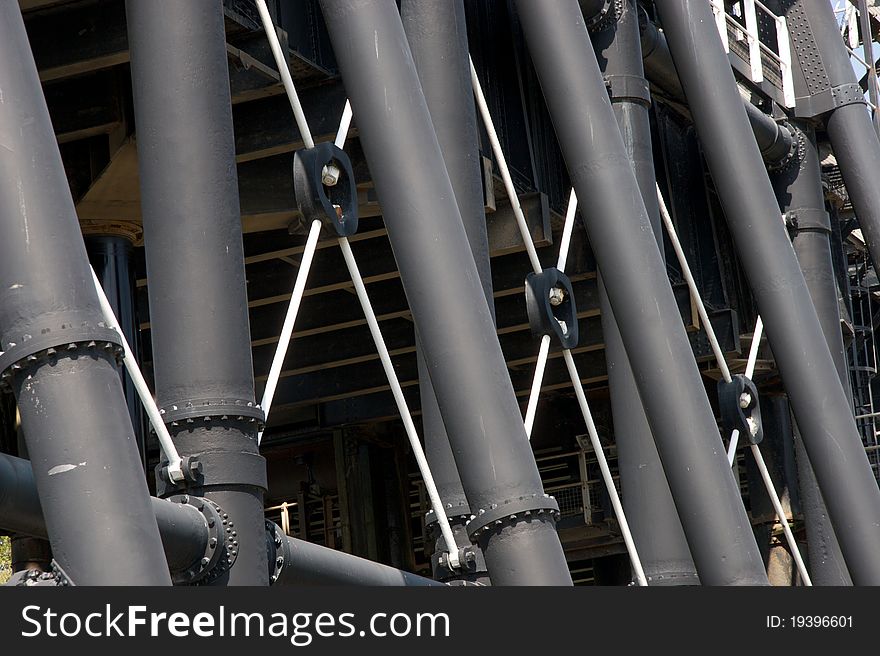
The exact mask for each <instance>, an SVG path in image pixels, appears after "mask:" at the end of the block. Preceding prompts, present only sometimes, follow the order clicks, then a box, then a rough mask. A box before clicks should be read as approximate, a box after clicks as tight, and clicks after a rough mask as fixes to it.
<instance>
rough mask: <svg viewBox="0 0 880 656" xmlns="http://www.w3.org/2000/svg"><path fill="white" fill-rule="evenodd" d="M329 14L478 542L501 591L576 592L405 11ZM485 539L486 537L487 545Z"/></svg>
mask: <svg viewBox="0 0 880 656" xmlns="http://www.w3.org/2000/svg"><path fill="white" fill-rule="evenodd" d="M321 9H322V11H323V13H324V18H325V19H326V22H327V28H328V30H329V32H330V37H331V40H332V42H333V47H334V51H335V53H336V58H337V61H338V62H339V66H340V69H341V71H342V77H343V80H344V81H345V87H346V90H347V91H348V93H349V97H350V98H351V102H352V107H353V109H354V114H355V116H356V117H357V122H358V128H359V130H360V132H361V143H362V144H363V147H364V152H365V154H366V158H367V163H368V164H369V167H370V172H371V173H372V175H373V181H374V183H375V185H376V190H377V192H378V196H379V199H380V202H381V204H382V209H383V216H384V219H385V225H386V227H387V229H388V237H389V239H390V241H391V246H392V248H393V250H394V256H395V259H396V260H397V265H398V268H399V270H400V276H401V280H402V282H403V286H404V289H405V291H406V295H407V299H408V301H409V305H410V308H411V309H412V314H413V319H414V321H415V324H416V327H417V329H418V331H419V340H420V343H421V346H422V348H423V353H424V356H425V362H426V363H427V366H428V370H429V373H430V376H431V382H432V383H433V385H434V392H435V394H436V396H437V402H438V404H439V407H440V411H441V413H442V415H443V420H444V423H445V426H446V429H447V431H448V435H449V439H450V440H452V441H453V443H452V448H453V453H454V455H455V462H456V465H457V466H458V470H459V474H460V475H461V482H462V485H463V486H464V491H465V493H466V495H467V499H468V501H469V503H470V507H471V512H472V513H473V514H474V515H476V516H477V517H478V519H475V520H473V521H472V522H471V524H470V526H469V530H471V531H473V532H474V535H473V536H472V539H476V540H477V542H478V543H479V545H480V547H481V548H482V549H483V552H484V555H485V558H486V563H487V565H488V568H489V574H490V576H491V578H492V582H493V583H494V584H495V585H516V584H519V585H528V584H532V585H541V584H543V585H570V584H571V577H570V575H569V572H568V567H567V565H566V562H565V556H564V554H563V551H562V546H561V544H560V542H559V537H558V535H557V534H556V530H555V525H554V522H553V519H552V512H551V508H552V507H554V505H555V504H554V502H552V501H551V500H550V499H548V498H545V497H544V492H543V487H542V485H541V478H540V476H539V474H538V468H537V466H536V464H535V459H534V456H533V455H532V452H531V448H530V446H529V442H528V440H527V439H526V434H525V430H524V428H523V424H522V416H521V415H520V410H519V405H518V403H517V400H516V396H515V395H514V392H513V386H512V385H511V382H510V376H509V374H508V372H507V366H506V364H505V361H504V356H503V354H502V352H501V347H500V345H499V342H498V337H497V336H496V334H495V325H494V322H493V321H492V315H491V313H490V312H489V308H488V306H487V305H486V301H485V294H484V291H483V287H482V284H481V282H480V276H479V272H478V271H477V267H476V265H475V263H474V257H473V255H472V253H471V249H470V244H469V243H468V239H467V233H466V232H465V229H464V225H463V224H462V220H461V214H460V212H459V210H458V206H457V204H456V198H455V194H454V192H453V189H452V184H451V183H450V181H449V175H448V174H447V171H446V166H445V164H444V161H443V155H442V152H441V150H440V144H439V143H438V141H437V136H436V134H435V132H434V126H433V124H432V121H431V115H430V114H429V111H428V106H427V104H426V102H425V97H424V94H423V93H422V90H421V85H420V83H419V79H418V74H417V72H416V68H415V64H414V63H413V59H412V54H411V52H410V49H409V45H408V43H407V39H406V35H405V33H404V31H403V26H402V24H401V20H400V15H399V14H398V11H397V5H396V3H395V2H394V0H322V2H321ZM539 510H540V511H541V512H540V514H539V512H538V511H539ZM527 512H528V513H529V514H528V515H527V514H526V513H527ZM490 520H491V521H490ZM496 520H497V521H498V522H499V523H498V524H496V523H495V522H496ZM478 527H483V528H484V529H485V530H481V531H479V534H478V535H477V531H476V530H475V529H477V528H478Z"/></svg>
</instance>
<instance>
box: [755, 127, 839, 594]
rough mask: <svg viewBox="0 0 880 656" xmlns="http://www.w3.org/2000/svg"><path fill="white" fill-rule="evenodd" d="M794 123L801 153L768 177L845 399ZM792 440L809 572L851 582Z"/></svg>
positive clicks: (820, 222)
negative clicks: (794, 449)
mask: <svg viewBox="0 0 880 656" xmlns="http://www.w3.org/2000/svg"><path fill="white" fill-rule="evenodd" d="M795 125H796V126H797V128H796V129H797V132H796V133H795V134H796V135H797V138H798V141H799V144H800V147H799V148H798V149H797V151H796V152H797V153H799V155H798V156H797V157H795V158H794V159H793V160H792V161H791V162H789V164H788V165H787V166H785V167H783V168H782V169H779V170H776V171H773V172H771V175H770V179H771V182H772V183H773V189H774V191H775V192H776V199H777V201H778V202H779V208H780V209H781V210H782V213H783V216H785V218H786V223H787V224H788V225H789V230H790V231H791V233H792V240H791V243H792V246H793V247H794V252H795V254H796V255H797V259H798V263H799V264H800V267H801V272H802V273H803V274H804V280H805V281H806V283H807V289H808V290H809V292H810V298H811V299H812V300H813V307H815V308H816V314H817V315H818V317H819V323H820V324H821V325H822V332H823V333H824V335H825V341H826V343H827V344H828V348H829V350H830V351H831V357H832V359H833V360H834V365H835V369H836V371H837V376H838V378H839V379H840V382H841V384H842V385H843V389H844V391H845V392H846V395H847V398H852V392H851V390H850V381H849V368H848V366H847V358H846V350H845V347H844V344H843V333H842V331H841V329H840V306H839V304H838V298H837V279H836V277H835V274H834V265H833V261H832V257H831V217H830V216H829V215H828V212H826V211H825V194H824V191H823V187H822V170H821V167H820V165H819V151H818V148H817V146H816V132H815V130H814V128H813V127H812V125H811V124H809V123H807V122H805V121H798V122H796V123H795ZM795 430H796V431H797V428H796V427H795ZM795 445H796V454H797V465H798V478H799V481H800V492H801V504H802V507H803V512H804V522H805V524H806V527H807V551H808V554H809V561H810V563H809V564H810V577H811V578H812V579H813V584H814V585H852V579H851V578H850V576H849V572H848V571H847V569H846V563H845V562H844V559H843V554H841V552H840V545H839V543H838V541H837V536H836V535H835V534H834V527H833V526H832V525H831V520H830V519H829V518H828V510H827V509H826V507H825V501H824V500H823V499H822V492H821V491H820V490H819V487H818V484H817V483H816V474H815V473H814V472H813V467H812V465H811V464H810V461H809V457H808V456H807V453H806V450H805V449H804V448H803V441H802V440H801V439H800V437H799V436H798V439H797V440H796V441H795Z"/></svg>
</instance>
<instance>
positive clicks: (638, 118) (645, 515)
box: [585, 0, 700, 585]
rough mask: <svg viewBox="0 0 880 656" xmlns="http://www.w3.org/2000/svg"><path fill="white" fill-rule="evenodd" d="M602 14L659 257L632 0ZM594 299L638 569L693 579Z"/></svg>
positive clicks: (608, 320) (605, 64) (607, 61)
mask: <svg viewBox="0 0 880 656" xmlns="http://www.w3.org/2000/svg"><path fill="white" fill-rule="evenodd" d="M618 7H619V11H618V9H617V8H618ZM609 13H610V14H611V17H612V18H613V19H614V20H610V21H603V22H602V23H601V24H604V25H607V27H605V28H604V29H602V30H600V31H598V32H596V31H591V32H590V37H591V39H592V41H593V48H594V49H595V51H596V56H597V58H598V60H599V68H600V69H601V70H602V73H603V75H604V76H605V81H606V83H607V85H608V87H609V89H610V96H611V106H612V108H613V109H614V116H615V118H616V119H617V123H618V125H619V126H620V134H621V137H622V138H623V144H624V147H625V149H626V154H627V157H628V158H629V160H630V162H631V164H632V167H633V171H634V172H635V175H636V181H637V182H638V186H639V191H640V192H641V194H642V199H643V200H644V202H645V209H646V210H647V212H648V218H649V219H650V222H651V228H652V229H653V232H654V238H655V239H656V240H657V246H658V251H659V252H660V254H661V257H662V255H663V227H662V225H661V223H660V209H659V206H658V201H657V192H656V177H655V174H654V153H653V150H652V148H651V123H650V116H649V110H650V107H651V96H650V92H649V90H648V81H647V80H646V79H645V76H644V69H643V66H642V53H641V44H640V40H639V26H638V7H637V5H636V2H635V0H624V1H623V2H622V3H620V4H619V5H618V4H617V3H614V4H613V5H612V6H611V8H609ZM585 18H586V16H585ZM599 297H600V304H601V308H602V315H601V316H602V334H603V335H604V337H605V358H606V361H607V363H608V385H609V389H610V394H611V414H612V419H613V422H614V440H615V442H616V444H617V463H618V467H619V470H620V485H621V488H622V492H623V503H624V507H625V509H626V516H627V519H628V520H629V525H630V529H631V530H632V533H633V539H634V540H635V543H636V545H637V547H638V550H639V556H640V558H641V560H642V567H643V568H644V570H645V575H646V576H647V578H648V582H649V585H698V584H699V582H700V580H699V577H698V576H697V572H696V568H695V567H694V561H693V558H692V557H691V552H690V549H689V548H688V544H687V540H686V538H685V535H684V531H683V529H682V527H681V520H679V518H678V511H677V510H676V509H675V502H674V501H673V499H672V493H671V492H670V491H669V484H668V482H667V481H666V474H665V472H664V471H663V464H662V463H661V461H660V455H659V454H658V453H657V447H656V445H655V444H654V438H653V435H652V434H651V428H650V426H649V424H648V418H647V417H646V416H645V410H644V408H643V407H642V400H641V397H640V396H639V390H638V387H637V386H636V381H635V376H634V375H633V371H632V367H631V366H630V363H629V358H628V357H627V354H626V349H625V348H624V346H623V339H622V338H621V336H620V329H619V328H618V326H617V322H616V321H615V319H614V313H613V310H612V309H611V304H610V303H609V302H608V294H607V293H606V292H605V288H604V285H602V284H600V285H599Z"/></svg>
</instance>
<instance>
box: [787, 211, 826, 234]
mask: <svg viewBox="0 0 880 656" xmlns="http://www.w3.org/2000/svg"><path fill="white" fill-rule="evenodd" d="M783 218H784V219H785V227H786V228H788V230H789V232H791V233H798V232H824V233H826V234H829V235H830V234H831V217H830V216H829V215H828V212H826V211H825V210H824V209H819V208H816V207H797V208H795V209H791V210H789V211H787V212H786V213H785V214H784V215H783Z"/></svg>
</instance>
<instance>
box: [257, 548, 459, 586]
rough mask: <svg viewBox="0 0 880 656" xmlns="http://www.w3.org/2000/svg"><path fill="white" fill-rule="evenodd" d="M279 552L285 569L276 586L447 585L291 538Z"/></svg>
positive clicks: (275, 583) (280, 574)
mask: <svg viewBox="0 0 880 656" xmlns="http://www.w3.org/2000/svg"><path fill="white" fill-rule="evenodd" d="M277 553H278V555H281V554H283V556H282V558H283V566H282V568H281V570H280V572H279V573H278V578H277V579H276V580H275V582H274V583H273V585H366V586H370V585H375V586H444V585H445V584H444V583H440V582H439V581H434V580H433V579H428V578H425V577H424V576H419V575H418V574H412V573H410V572H405V571H403V570H400V569H395V568H394V567H389V566H388V565H383V564H382V563H376V562H373V561H372V560H367V559H366V558H360V557H359V556H352V555H351V554H348V553H345V552H344V551H336V550H335V549H328V548H327V547H322V546H321V545H319V544H313V543H311V542H306V541H305V540H298V539H296V538H292V537H286V538H284V542H283V543H282V545H281V549H280V551H278V552H277Z"/></svg>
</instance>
